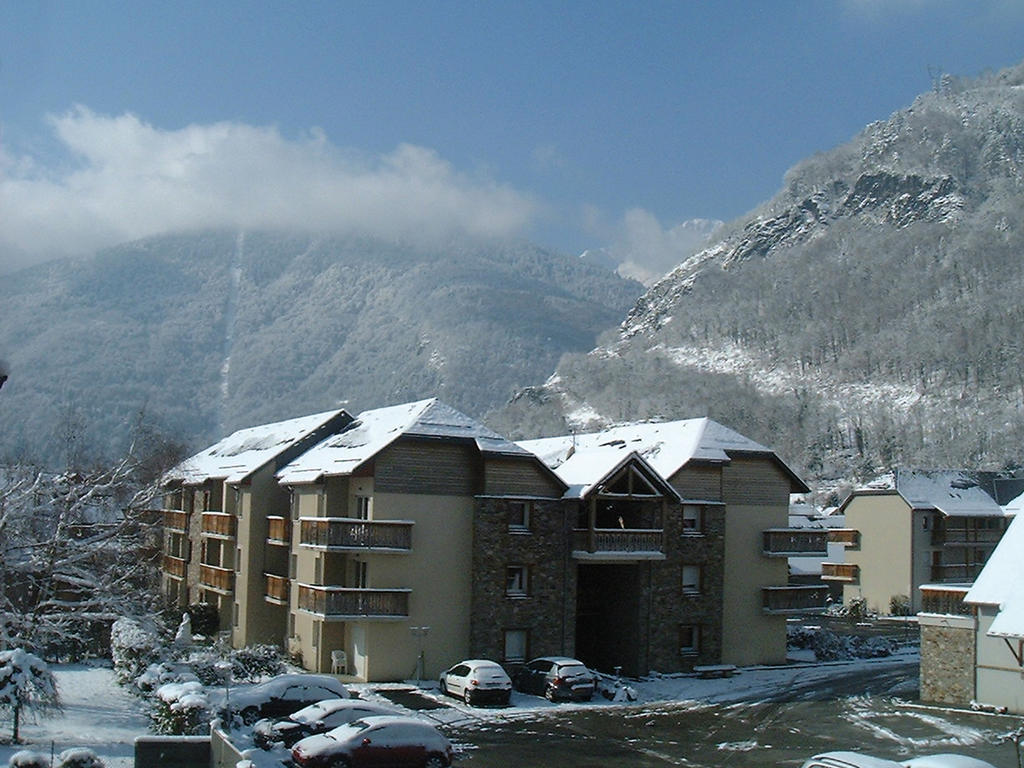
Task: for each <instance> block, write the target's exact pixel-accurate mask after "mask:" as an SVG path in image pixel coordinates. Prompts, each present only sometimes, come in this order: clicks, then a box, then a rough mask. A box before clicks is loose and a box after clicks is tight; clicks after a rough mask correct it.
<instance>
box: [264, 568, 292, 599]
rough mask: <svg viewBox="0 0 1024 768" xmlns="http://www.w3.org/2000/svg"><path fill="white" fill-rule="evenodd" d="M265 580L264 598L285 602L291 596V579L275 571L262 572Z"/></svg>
mask: <svg viewBox="0 0 1024 768" xmlns="http://www.w3.org/2000/svg"><path fill="white" fill-rule="evenodd" d="M263 575H264V576H265V577H266V580H267V587H266V593H265V594H266V598H267V600H268V601H269V602H271V603H278V604H286V603H287V602H288V600H289V599H290V598H291V580H290V579H288V578H286V577H284V576H278V575H277V574H275V573H264V574H263Z"/></svg>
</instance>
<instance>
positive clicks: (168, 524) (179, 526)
mask: <svg viewBox="0 0 1024 768" xmlns="http://www.w3.org/2000/svg"><path fill="white" fill-rule="evenodd" d="M160 511H161V514H162V517H163V523H164V528H171V529H173V530H175V531H187V530H188V513H187V512H182V511H181V510H179V509H163V510H160Z"/></svg>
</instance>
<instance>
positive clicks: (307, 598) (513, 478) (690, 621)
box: [164, 399, 825, 681]
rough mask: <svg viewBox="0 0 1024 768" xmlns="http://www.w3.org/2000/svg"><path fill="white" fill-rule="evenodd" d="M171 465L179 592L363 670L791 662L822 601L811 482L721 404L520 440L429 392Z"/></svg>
mask: <svg viewBox="0 0 1024 768" xmlns="http://www.w3.org/2000/svg"><path fill="white" fill-rule="evenodd" d="M288 425H290V426H288ZM283 433H287V434H288V435H290V436H291V438H290V439H288V440H285V439H283ZM165 483H166V487H167V490H168V499H169V500H170V502H171V503H170V504H169V505H168V506H169V507H173V508H172V509H169V510H167V511H166V512H165V525H166V537H165V560H164V562H165V574H164V583H165V589H166V591H167V594H168V595H169V596H170V597H172V598H173V599H176V600H177V601H178V604H179V605H182V606H183V605H185V604H188V603H192V602H200V601H204V602H211V603H213V604H214V605H216V606H218V609H219V611H220V615H221V622H222V623H221V626H222V628H223V629H225V630H230V631H231V637H232V643H233V644H234V645H235V646H236V647H240V646H243V645H246V644H250V643H254V642H274V643H278V644H281V645H282V646H283V647H285V648H286V649H287V650H288V651H289V652H291V653H292V654H294V655H295V656H296V657H299V658H300V659H301V661H302V665H303V666H304V667H305V668H306V669H309V670H311V671H317V672H332V673H335V674H339V675H344V676H347V677H350V678H351V679H354V680H360V681H372V680H373V681H381V680H398V679H408V678H410V677H425V678H432V677H435V676H436V675H437V674H438V673H439V672H440V671H441V670H443V669H445V668H446V667H447V666H449V665H450V664H452V663H454V662H456V661H458V660H460V659H462V658H468V657H478V656H484V657H490V658H494V659H496V660H499V661H502V662H503V663H505V664H506V665H507V666H509V667H513V666H515V665H516V664H518V663H521V662H522V661H524V660H526V659H527V658H529V657H532V656H537V655H548V654H565V655H576V656H578V657H580V658H582V659H583V660H584V661H586V662H587V663H589V664H591V665H592V666H595V667H597V668H599V669H602V670H606V671H609V672H611V671H614V670H615V668H620V669H621V670H622V671H623V672H626V673H633V674H640V673H645V672H648V671H650V670H659V671H665V672H671V671H679V670H685V669H690V668H692V667H693V666H694V665H696V664H702V663H727V664H728V663H731V664H737V665H742V664H754V663H780V662H782V661H784V660H785V648H786V638H785V616H786V615H787V614H789V613H791V612H795V611H804V610H814V609H820V608H823V607H824V603H825V590H824V589H823V588H822V587H820V586H818V587H807V586H802V587H801V586H791V585H790V584H789V583H788V569H787V559H788V558H789V557H790V556H793V555H795V554H815V553H817V554H821V555H823V554H824V551H825V535H824V533H822V532H819V531H799V530H793V529H791V528H789V527H788V526H787V514H788V506H789V495H790V493H793V492H805V491H807V487H806V486H805V485H804V484H803V482H802V481H800V479H799V478H797V477H796V476H795V475H794V474H793V472H792V471H791V470H790V469H789V468H788V467H787V466H786V465H785V464H784V463H783V462H782V461H781V460H780V459H779V458H778V457H777V456H776V455H775V454H774V453H773V452H772V451H771V450H770V449H768V448H766V447H764V446H761V445H759V444H757V443H755V442H754V441H751V440H749V439H747V438H745V437H743V436H742V435H739V434H738V433H736V432H734V431H732V430H730V429H728V428H726V427H724V426H722V425H720V424H717V423H716V422H714V421H711V420H709V419H694V420H688V421H679V422H669V423H664V424H640V425H635V426H632V427H622V428H617V429H612V430H607V431H605V432H602V433H599V434H593V435H575V436H567V437H563V438H551V439H547V440H536V441H526V442H523V443H519V444H516V443H513V442H511V441H509V440H507V439H506V438H504V437H502V436H501V435H498V434H496V433H494V432H493V431H491V430H489V429H487V428H486V427H484V426H483V425H481V424H479V423H478V422H476V421H474V420H473V419H471V418H469V417H467V416H465V415H464V414H461V413H459V412H458V411H456V410H454V409H452V408H451V407H449V406H447V405H445V404H444V403H441V402H439V401H437V400H436V399H431V400H422V401H418V402H414V403H406V404H402V405H397V406H391V407H387V408H378V409H373V410H368V411H364V412H362V413H360V414H359V415H358V416H356V417H355V418H353V417H351V416H350V415H348V414H347V413H345V412H343V411H338V412H334V413H331V414H319V415H317V416H314V417H308V419H307V420H294V421H293V422H282V423H280V424H277V425H267V426H265V427H260V428H254V429H253V430H243V431H242V432H239V433H235V435H232V436H231V437H229V438H226V439H225V440H224V441H221V442H220V443H218V444H217V445H215V446H212V447H211V448H210V449H207V451H204V452H202V453H200V454H197V456H196V457H193V458H192V459H190V460H189V461H187V462H184V463H183V464H182V465H181V466H180V467H178V468H176V470H174V471H173V472H172V473H170V474H169V475H168V477H167V478H166V480H165ZM191 550H194V551H195V554H196V556H195V557H194V558H193V557H191V554H192V552H191Z"/></svg>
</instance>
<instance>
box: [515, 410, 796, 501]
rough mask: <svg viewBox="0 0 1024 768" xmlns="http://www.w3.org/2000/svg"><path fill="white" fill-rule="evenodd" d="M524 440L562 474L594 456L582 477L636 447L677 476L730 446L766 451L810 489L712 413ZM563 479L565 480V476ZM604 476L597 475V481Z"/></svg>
mask: <svg viewBox="0 0 1024 768" xmlns="http://www.w3.org/2000/svg"><path fill="white" fill-rule="evenodd" d="M519 445H520V446H521V447H523V448H525V449H526V450H528V451H530V452H531V453H533V454H535V455H537V456H538V457H539V458H540V460H541V461H543V462H544V463H545V464H547V465H548V466H549V467H551V468H552V469H554V470H555V472H556V473H557V474H558V475H559V476H560V477H561V476H562V470H561V467H562V465H563V464H566V463H568V462H569V461H571V460H572V459H574V458H575V457H576V456H577V455H585V456H589V457H591V458H589V459H588V460H587V462H590V463H589V464H587V463H584V462H582V461H581V462H580V464H581V469H580V470H579V472H580V474H579V475H577V476H576V479H577V481H578V482H584V481H583V480H582V479H581V478H582V475H583V467H587V466H589V467H590V468H591V469H592V472H593V473H594V474H596V473H597V472H598V471H599V470H600V469H601V468H602V467H607V466H610V465H611V463H612V459H611V458H610V457H613V456H617V457H618V459H617V461H618V462H621V460H622V458H623V457H625V456H627V455H628V454H630V453H636V454H638V455H639V456H640V457H641V458H643V460H644V461H645V462H646V463H647V464H648V465H649V466H650V467H651V468H653V469H654V470H655V471H656V472H657V473H658V474H659V475H661V477H663V478H665V479H668V478H671V477H672V476H673V475H674V474H675V473H676V472H678V471H679V470H680V469H682V467H683V466H685V465H686V464H687V463H688V462H690V461H712V462H720V463H728V462H729V461H730V457H729V452H736V453H755V454H763V455H767V456H772V457H773V458H775V460H776V461H778V462H779V464H780V465H781V466H782V468H783V469H784V470H785V472H786V473H787V474H788V475H789V476H790V477H791V479H792V480H793V481H794V484H796V485H798V486H801V487H802V488H803V490H807V489H806V487H805V486H803V483H802V481H800V479H799V478H797V477H796V475H795V474H794V473H793V472H792V470H790V469H789V468H788V467H786V465H785V464H783V463H782V462H781V461H779V460H778V457H776V456H775V454H774V452H772V450H771V449H769V448H766V447H765V446H763V445H761V444H760V443H756V442H754V441H753V440H750V439H749V438H746V437H744V436H743V435H741V434H740V433H739V432H736V431H734V430H732V429H729V428H728V427H725V426H723V425H721V424H719V423H718V422H716V421H713V420H711V419H709V418H701V419H684V420H682V421H666V422H659V423H641V424H627V425H623V426H619V427H610V428H608V429H605V430H602V431H601V432H591V433H586V434H578V435H563V436H561V437H544V438H539V439H537V440H521V441H519ZM602 453H604V454H606V455H607V456H608V457H609V458H608V459H606V460H605V459H598V458H597V456H598V455H599V454H602ZM562 479H563V480H565V478H564V477H563V478H562ZM601 479H602V478H601V477H594V478H593V480H592V482H599V481H600V480H601Z"/></svg>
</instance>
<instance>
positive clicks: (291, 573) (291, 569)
mask: <svg viewBox="0 0 1024 768" xmlns="http://www.w3.org/2000/svg"><path fill="white" fill-rule="evenodd" d="M298 570H299V556H298V555H296V554H294V553H293V554H292V556H291V559H290V560H289V561H288V578H289V579H294V578H295V574H296V572H297V571H298Z"/></svg>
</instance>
